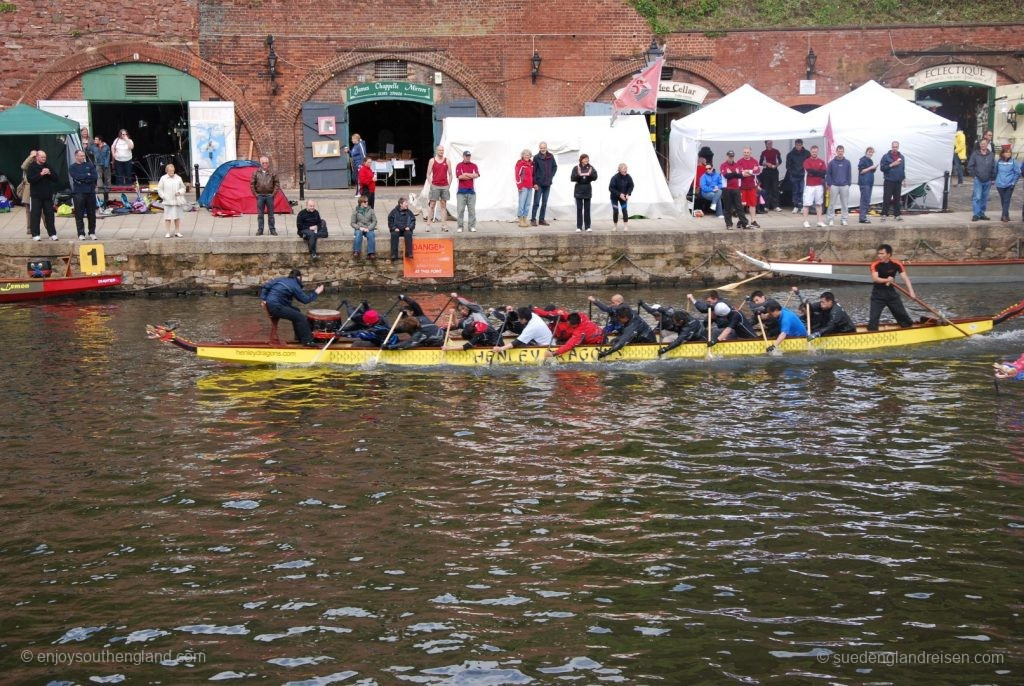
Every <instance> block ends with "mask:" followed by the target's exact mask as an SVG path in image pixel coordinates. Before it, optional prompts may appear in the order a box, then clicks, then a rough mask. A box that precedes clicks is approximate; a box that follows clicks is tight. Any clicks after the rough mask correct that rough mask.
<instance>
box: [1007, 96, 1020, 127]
mask: <svg viewBox="0 0 1024 686" xmlns="http://www.w3.org/2000/svg"><path fill="white" fill-rule="evenodd" d="M1005 114H1006V123H1007V124H1009V125H1010V128H1012V129H1013V130H1014V131H1016V130H1017V116H1018V115H1024V102H1018V103H1017V104H1016V105H1014V106H1013V107H1007V108H1006V110H1005Z"/></svg>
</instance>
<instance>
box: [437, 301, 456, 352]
mask: <svg viewBox="0 0 1024 686" xmlns="http://www.w3.org/2000/svg"><path fill="white" fill-rule="evenodd" d="M445 307H448V306H447V305H445ZM454 318H455V310H452V311H451V312H449V313H448V328H446V329H445V330H444V343H442V344H441V361H440V363H439V364H444V353H445V351H446V350H447V349H448V337H449V336H450V335H451V333H452V319H454Z"/></svg>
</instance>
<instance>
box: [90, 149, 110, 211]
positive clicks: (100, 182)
mask: <svg viewBox="0 0 1024 686" xmlns="http://www.w3.org/2000/svg"><path fill="white" fill-rule="evenodd" d="M89 151H90V152H91V153H92V159H93V162H94V163H95V164H96V176H97V184H96V185H97V186H98V187H99V188H102V189H103V203H104V204H106V203H107V202H109V201H110V146H109V145H107V144H106V143H104V142H103V138H102V137H100V136H96V137H95V138H93V139H92V144H91V145H90V146H89Z"/></svg>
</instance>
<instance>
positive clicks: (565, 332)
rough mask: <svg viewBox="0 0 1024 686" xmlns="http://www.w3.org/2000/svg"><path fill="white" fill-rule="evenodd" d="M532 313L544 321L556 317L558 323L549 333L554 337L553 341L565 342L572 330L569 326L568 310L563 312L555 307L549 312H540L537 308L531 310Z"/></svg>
mask: <svg viewBox="0 0 1024 686" xmlns="http://www.w3.org/2000/svg"><path fill="white" fill-rule="evenodd" d="M533 313H534V314H535V315H537V316H539V317H544V318H545V319H551V318H552V317H556V316H557V317H558V323H556V324H555V328H554V329H553V330H552V331H551V335H552V336H554V337H555V340H557V341H565V340H568V338H569V336H571V335H572V329H571V327H570V326H569V311H568V310H563V309H562V308H561V307H555V308H552V309H550V310H542V309H541V308H539V307H535V308H533Z"/></svg>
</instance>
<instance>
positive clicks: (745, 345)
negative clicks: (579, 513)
mask: <svg viewBox="0 0 1024 686" xmlns="http://www.w3.org/2000/svg"><path fill="white" fill-rule="evenodd" d="M955 323H956V325H957V326H959V327H960V329H962V331H963V333H961V331H959V330H957V328H956V327H955V326H953V325H952V324H934V323H929V324H920V325H916V326H913V327H911V328H907V329H900V328H893V327H888V328H885V329H883V330H881V331H875V332H867V331H861V332H858V333H851V334H837V335H831V336H824V337H822V338H818V339H816V340H814V341H808V340H807V339H806V338H788V339H786V340H785V341H783V343H782V345H781V346H780V349H781V350H782V352H783V353H784V354H800V353H803V354H806V353H808V352H812V353H813V352H817V351H828V352H859V351H868V350H876V349H879V348H894V347H905V346H910V345H918V344H922V343H936V342H939V341H946V340H952V339H957V338H963V337H964V333H966V334H968V335H970V336H973V335H977V334H982V333H986V332H988V331H990V330H991V329H992V326H993V321H992V319H991V318H979V319H963V320H956V321H955ZM189 346H194V348H195V352H196V354H197V355H198V356H199V357H201V358H204V359H208V360H216V361H218V362H231V363H243V364H257V365H309V364H313V363H315V364H317V365H337V366H355V367H358V366H369V365H373V364H375V363H377V362H378V361H379V362H380V363H381V364H386V365H397V366H414V367H436V366H441V365H450V366H453V367H488V366H499V365H501V366H505V365H512V366H529V365H539V364H543V363H544V361H545V359H546V356H545V352H546V351H547V348H540V347H523V348H513V349H511V350H508V351H505V352H500V353H492V352H491V351H490V350H489V349H486V348H473V349H470V350H462V349H461V348H458V349H451V350H441V349H440V348H414V349H410V350H384V351H380V352H379V353H378V350H377V349H375V348H352V347H334V348H331V349H328V350H325V351H322V352H321V350H320V349H318V348H307V347H304V346H297V345H271V344H267V343H258V342H238V343H194V344H191V343H190V344H189ZM607 347H608V346H578V347H577V348H575V349H574V350H571V351H570V352H569V353H567V354H566V355H563V356H561V357H559V358H557V359H555V358H552V360H551V362H552V363H557V364H580V363H582V364H592V363H600V362H621V361H630V362H645V361H653V360H659V359H661V360H671V359H692V360H703V359H706V358H707V357H708V353H709V349H708V347H707V344H706V343H704V342H700V341H699V342H695V343H685V344H683V345H680V346H678V347H677V348H675V349H674V350H672V351H670V352H669V353H667V354H665V355H661V356H659V355H658V348H659V346H658V345H653V344H651V345H628V346H626V347H624V348H622V349H621V350H619V351H618V352H616V353H614V354H612V355H609V356H607V357H605V358H604V359H600V360H599V359H598V357H597V355H598V353H599V352H601V351H602V350H606V349H607ZM188 349H191V347H189V348H188ZM710 352H711V354H712V355H713V356H714V357H715V358H720V357H729V358H732V357H754V356H764V355H765V343H764V341H763V340H760V339H754V340H742V341H727V342H724V343H719V344H717V345H716V346H714V347H713V348H711V349H710ZM378 354H379V359H378Z"/></svg>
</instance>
